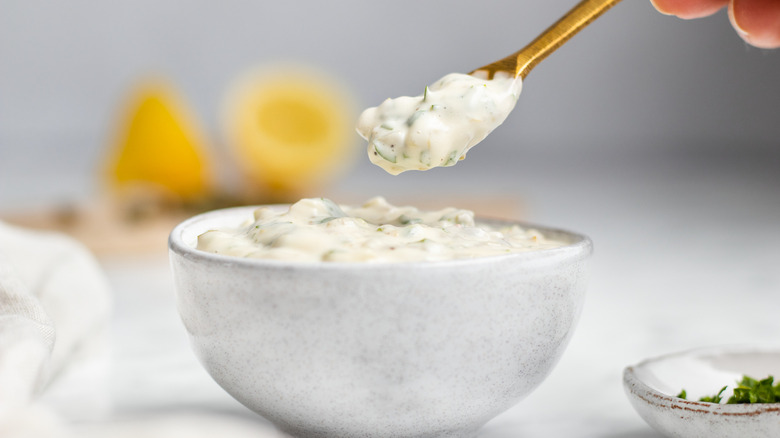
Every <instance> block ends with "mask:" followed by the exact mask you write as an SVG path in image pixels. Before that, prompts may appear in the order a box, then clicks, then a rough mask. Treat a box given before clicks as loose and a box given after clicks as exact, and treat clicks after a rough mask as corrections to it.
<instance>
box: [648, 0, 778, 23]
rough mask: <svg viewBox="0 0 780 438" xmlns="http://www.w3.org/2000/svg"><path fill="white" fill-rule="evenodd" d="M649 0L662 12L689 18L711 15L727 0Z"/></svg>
mask: <svg viewBox="0 0 780 438" xmlns="http://www.w3.org/2000/svg"><path fill="white" fill-rule="evenodd" d="M769 1H772V0H769ZM650 2H652V3H653V6H655V8H656V9H658V11H659V12H661V13H662V14H666V15H676V16H678V17H680V18H685V19H691V18H701V17H706V16H707V15H712V14H714V13H716V12H718V11H719V10H720V9H721V8H723V7H724V6H726V5H727V4H728V3H729V0H650Z"/></svg>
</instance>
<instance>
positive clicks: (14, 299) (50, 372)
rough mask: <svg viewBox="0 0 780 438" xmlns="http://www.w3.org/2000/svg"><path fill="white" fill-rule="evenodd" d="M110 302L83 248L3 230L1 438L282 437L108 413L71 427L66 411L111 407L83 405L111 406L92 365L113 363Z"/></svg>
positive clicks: (250, 428) (212, 423)
mask: <svg viewBox="0 0 780 438" xmlns="http://www.w3.org/2000/svg"><path fill="white" fill-rule="evenodd" d="M110 297H111V294H110V290H109V283H108V281H107V279H106V278H105V275H104V273H103V271H102V270H101V268H100V266H99V264H98V262H97V261H96V259H95V258H94V257H93V256H92V254H91V253H90V252H89V251H88V250H87V249H86V248H85V247H84V246H83V245H81V244H80V243H78V242H77V241H75V240H73V239H71V238H69V237H66V236H64V235H61V234H58V233H51V232H40V231H31V230H26V229H22V228H19V227H14V226H10V225H7V224H4V223H2V222H0V437H3V438H28V437H29V438H38V437H44V438H72V437H78V438H124V437H131V436H132V437H150V438H152V437H155V438H174V437H188V438H195V437H212V436H231V437H235V438H241V437H253V438H264V437H279V436H281V435H280V434H278V433H276V432H274V431H273V430H270V429H269V428H268V427H267V426H266V427H259V426H258V425H257V424H256V423H253V422H251V421H248V420H245V419H238V418H231V417H229V416H224V415H210V414H205V415H204V413H187V412H179V413H176V414H173V415H156V416H153V417H148V416H147V417H144V418H140V419H139V418H135V419H132V420H128V419H126V418H125V419H121V420H120V419H116V418H111V416H110V412H107V413H106V415H105V416H103V417H102V418H100V416H98V417H97V418H91V419H90V418H89V417H88V416H87V417H86V418H87V419H88V420H87V421H83V420H82V421H79V422H77V423H73V422H69V421H67V420H65V418H73V417H72V415H71V416H66V415H62V411H63V409H62V408H63V407H68V406H70V405H72V406H71V407H73V406H75V409H79V408H81V409H82V410H87V411H94V410H96V408H97V407H98V406H102V405H106V404H107V403H102V402H105V401H106V400H98V401H97V402H95V401H94V400H93V401H92V402H90V401H89V400H86V401H85V398H89V397H84V394H85V393H87V395H89V392H90V391H92V393H93V394H94V393H95V392H98V393H101V394H103V395H104V396H105V397H107V396H108V390H107V388H106V386H108V385H107V384H106V382H105V381H104V382H102V384H101V381H100V379H99V378H94V376H93V375H94V374H95V372H96V371H98V372H99V371H100V370H95V363H98V364H101V363H103V364H105V365H106V366H108V361H107V360H104V361H102V362H101V361H100V360H98V361H95V360H92V359H94V358H95V357H101V356H102V357H103V358H107V357H108V354H107V349H106V347H107V345H108V344H109V342H108V336H107V333H108V329H109V325H110V322H111V310H110V307H111V306H110ZM74 370H75V373H74ZM79 373H80V374H79ZM106 374H107V373H106ZM73 375H76V376H79V378H78V379H72V378H71V376H73ZM74 380H75V381H74ZM63 381H64V382H65V383H64V384H63ZM68 385H70V386H71V387H70V388H66V389H65V390H63V389H62V386H66V387H67V386H68ZM98 399H99V397H98ZM103 409H104V410H106V411H108V410H109V409H108V407H107V406H106V407H104V408H103ZM97 410H100V409H97Z"/></svg>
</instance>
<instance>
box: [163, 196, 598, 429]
mask: <svg viewBox="0 0 780 438" xmlns="http://www.w3.org/2000/svg"><path fill="white" fill-rule="evenodd" d="M254 208H255V207H240V208H233V209H226V210H217V211H212V212H209V213H205V214H202V215H199V216H196V217H193V218H191V219H189V220H187V221H185V222H183V223H181V224H180V225H178V226H177V227H176V228H175V229H174V230H173V232H172V234H171V236H170V239H169V247H170V257H171V265H172V269H173V274H174V279H175V288H176V293H177V305H178V309H179V313H180V315H181V318H182V321H183V322H184V326H185V327H186V329H187V331H188V333H189V336H190V340H191V343H192V347H193V349H194V350H195V353H196V355H197V356H198V358H199V359H200V361H201V363H202V364H203V366H204V367H205V368H206V370H207V371H208V372H209V373H210V374H211V376H212V377H213V378H214V380H216V381H217V382H218V383H219V384H220V385H221V386H222V387H223V388H224V389H225V390H226V391H227V392H228V393H230V394H231V395H232V396H233V397H235V398H236V399H237V400H239V401H240V402H241V403H243V404H244V405H246V406H247V407H248V408H250V409H252V410H253V411H255V412H257V413H259V414H260V415H262V416H264V417H265V418H267V419H268V420H270V421H271V422H273V423H274V424H275V425H276V426H277V427H278V428H279V429H281V430H282V431H284V432H286V433H288V434H291V435H293V436H298V437H334V438H335V437H338V438H349V437H394V438H399V437H416V438H424V437H473V436H475V435H476V434H477V431H478V430H479V428H480V427H481V426H482V425H483V424H485V423H486V422H487V421H488V420H490V419H491V418H493V417H494V416H496V415H498V414H499V413H501V412H502V411H504V410H506V409H508V408H509V407H511V406H512V405H514V404H515V403H517V402H518V401H519V400H520V399H522V398H523V397H524V396H526V395H527V394H528V393H530V392H531V391H532V390H533V389H534V388H535V387H536V386H538V385H539V384H540V383H541V382H542V380H543V379H544V378H545V377H546V376H547V375H548V374H549V372H550V371H551V369H552V368H553V366H554V365H555V363H556V362H557V361H558V359H559V357H560V356H561V354H562V353H563V350H564V348H565V347H566V344H567V343H568V340H569V338H570V337H571V335H572V332H573V330H574V327H575V324H576V321H577V319H578V317H579V314H580V310H581V308H582V303H583V299H584V293H585V283H586V273H587V269H586V265H587V261H588V259H589V256H590V254H591V252H592V244H591V241H590V240H589V239H588V238H587V237H584V236H581V235H578V234H573V233H568V232H564V231H559V230H550V229H545V228H542V227H536V228H539V229H540V230H541V231H543V232H545V233H547V235H549V236H550V237H553V238H557V239H561V240H564V241H566V242H567V243H568V245H567V246H564V247H561V248H557V249H549V250H543V251H535V252H526V253H518V254H512V255H506V256H498V257H486V258H478V259H469V260H453V261H447V262H426V263H421V262H416V263H395V264H392V263H384V264H370V263H302V262H283V261H275V260H258V259H243V258H237V257H229V256H223V255H217V254H211V253H206V252H202V251H199V250H196V249H195V248H194V247H195V243H196V237H197V236H198V235H199V234H201V233H203V232H205V231H207V230H209V229H214V228H219V227H225V226H236V225H238V224H239V223H242V222H243V221H245V220H246V219H248V218H251V212H252V211H253V210H254Z"/></svg>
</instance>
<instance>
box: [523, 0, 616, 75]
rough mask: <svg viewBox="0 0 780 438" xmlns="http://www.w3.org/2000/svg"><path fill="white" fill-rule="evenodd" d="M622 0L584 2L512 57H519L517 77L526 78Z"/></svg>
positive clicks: (590, 0)
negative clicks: (578, 33) (557, 50)
mask: <svg viewBox="0 0 780 438" xmlns="http://www.w3.org/2000/svg"><path fill="white" fill-rule="evenodd" d="M618 2H620V0H583V1H581V2H579V3H578V4H577V6H575V7H574V8H572V10H570V11H569V12H568V13H567V14H566V15H564V16H563V17H561V19H560V20H558V21H556V22H555V23H554V24H553V25H552V26H550V27H549V28H547V30H545V31H544V32H542V33H541V35H539V36H538V37H536V39H535V40H533V41H531V43H530V44H528V45H527V46H525V47H524V48H522V49H520V51H518V52H517V53H515V54H514V55H512V56H516V57H517V67H516V68H517V70H516V71H515V76H520V77H521V78H523V79H525V77H526V76H527V75H528V73H530V71H531V70H532V69H533V68H534V67H536V64H538V63H540V62H541V61H542V60H543V59H544V58H546V57H547V56H548V55H549V54H551V53H552V52H554V51H555V50H556V49H558V48H559V47H561V46H562V45H563V43H565V42H566V41H568V40H569V39H570V38H571V37H573V36H574V35H575V34H576V33H577V32H579V31H580V30H581V29H582V28H584V27H585V26H587V25H589V24H590V23H592V22H593V20H595V19H596V18H598V17H599V16H601V14H603V13H604V12H606V11H607V10H608V9H609V8H611V7H612V6H615V5H616V4H618Z"/></svg>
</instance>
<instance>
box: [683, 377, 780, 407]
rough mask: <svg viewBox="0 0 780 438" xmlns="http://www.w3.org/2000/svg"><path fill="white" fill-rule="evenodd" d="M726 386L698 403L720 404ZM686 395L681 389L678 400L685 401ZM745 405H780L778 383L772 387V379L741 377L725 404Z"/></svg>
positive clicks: (779, 387)
mask: <svg viewBox="0 0 780 438" xmlns="http://www.w3.org/2000/svg"><path fill="white" fill-rule="evenodd" d="M726 388H727V386H724V387H723V388H721V390H720V391H718V393H717V394H716V395H713V396H705V397H701V398H700V399H699V401H702V402H707V403H720V402H721V401H722V400H723V397H722V396H721V395H722V394H723V391H725V390H726ZM686 396H687V394H686V392H685V390H684V389H683V390H682V391H681V392H680V393H679V394H677V397H678V398H681V399H683V400H687V398H686ZM745 403H780V383H778V384H776V385H774V377H772V376H769V377H767V378H765V379H762V380H757V379H754V378H752V377H748V376H742V380H740V381H739V382H737V386H736V387H734V395H732V396H731V397H729V399H728V400H727V401H726V404H730V405H733V404H745Z"/></svg>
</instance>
